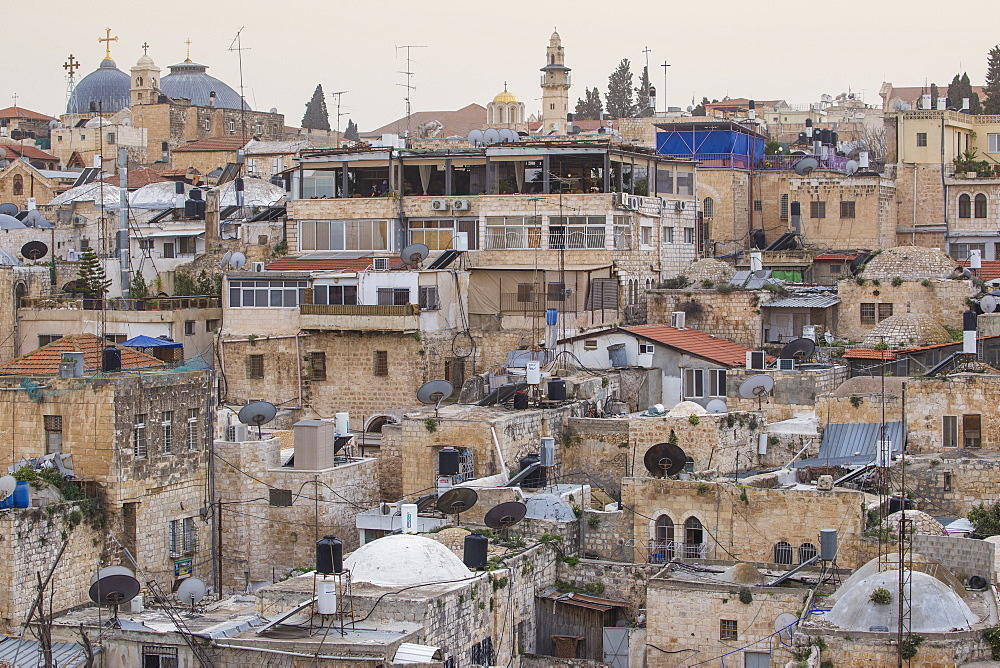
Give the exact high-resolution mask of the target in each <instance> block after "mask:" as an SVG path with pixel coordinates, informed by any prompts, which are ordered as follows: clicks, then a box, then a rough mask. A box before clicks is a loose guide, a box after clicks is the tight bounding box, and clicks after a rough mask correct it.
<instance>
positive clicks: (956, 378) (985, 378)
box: [906, 373, 1000, 456]
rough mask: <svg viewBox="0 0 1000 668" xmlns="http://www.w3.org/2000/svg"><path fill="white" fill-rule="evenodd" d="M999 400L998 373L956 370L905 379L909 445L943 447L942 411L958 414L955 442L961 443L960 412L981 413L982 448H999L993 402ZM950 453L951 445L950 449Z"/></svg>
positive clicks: (920, 448)
mask: <svg viewBox="0 0 1000 668" xmlns="http://www.w3.org/2000/svg"><path fill="white" fill-rule="evenodd" d="M998 402H1000V376H997V375H985V374H973V373H959V374H952V375H949V376H945V377H935V378H912V379H909V380H907V382H906V416H907V420H906V422H907V424H906V426H907V429H908V431H909V436H908V446H909V447H910V448H911V449H913V451H915V452H940V453H943V454H944V455H945V456H951V455H948V454H947V453H948V452H949V449H946V448H944V447H943V443H944V441H943V434H942V432H943V429H944V427H943V421H942V416H943V415H954V416H956V417H957V422H958V429H959V433H958V435H957V437H958V446H959V448H961V447H962V446H963V443H964V438H963V437H964V433H963V427H962V421H963V420H962V416H963V415H980V416H981V420H982V425H981V440H982V443H981V448H979V449H974V451H981V452H983V453H984V454H985V453H989V454H995V453H997V452H998V451H1000V414H998V412H997V411H996V410H995V408H994V407H995V406H996V405H997V404H998ZM950 451H951V452H952V453H954V452H955V450H954V449H951V450H950Z"/></svg>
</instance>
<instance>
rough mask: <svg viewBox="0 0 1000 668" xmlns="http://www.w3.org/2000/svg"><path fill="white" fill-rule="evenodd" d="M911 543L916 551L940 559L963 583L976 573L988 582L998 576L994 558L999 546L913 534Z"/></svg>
mask: <svg viewBox="0 0 1000 668" xmlns="http://www.w3.org/2000/svg"><path fill="white" fill-rule="evenodd" d="M911 546H912V548H913V551H914V552H919V553H920V554H922V555H924V556H925V557H930V558H931V559H937V560H938V561H940V562H941V564H942V565H944V566H945V567H947V568H949V569H950V570H951V572H952V573H954V574H955V575H956V576H957V577H958V578H959V579H960V580H962V581H963V582H965V581H967V580H968V579H969V578H970V577H972V576H973V575H978V576H979V577H981V578H983V579H984V580H986V581H987V582H993V581H994V579H995V578H994V577H993V574H994V561H993V560H994V552H995V551H996V545H994V544H993V543H990V542H988V541H985V540H976V539H974V538H960V537H957V536H930V535H927V534H914V536H913V539H912V540H911Z"/></svg>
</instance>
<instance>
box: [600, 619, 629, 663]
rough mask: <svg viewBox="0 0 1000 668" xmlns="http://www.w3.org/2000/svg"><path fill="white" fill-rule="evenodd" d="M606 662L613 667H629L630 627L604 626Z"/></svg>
mask: <svg viewBox="0 0 1000 668" xmlns="http://www.w3.org/2000/svg"><path fill="white" fill-rule="evenodd" d="M603 636H604V637H603V640H604V663H605V664H607V665H608V666H610V667H611V668H628V640H629V628H628V627H625V626H605V627H604V634H603Z"/></svg>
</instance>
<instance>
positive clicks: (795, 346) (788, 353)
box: [768, 339, 816, 378]
mask: <svg viewBox="0 0 1000 668" xmlns="http://www.w3.org/2000/svg"><path fill="white" fill-rule="evenodd" d="M814 350H816V342H815V341H813V340H812V339H793V340H791V341H789V342H788V343H786V344H785V347H784V348H782V349H781V354H779V355H778V357H781V358H783V359H796V360H799V361H802V360H804V359H806V358H807V357H809V356H810V355H812V354H813V351H814ZM768 378H770V376H768Z"/></svg>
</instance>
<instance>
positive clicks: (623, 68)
mask: <svg viewBox="0 0 1000 668" xmlns="http://www.w3.org/2000/svg"><path fill="white" fill-rule="evenodd" d="M604 97H605V100H606V101H607V108H608V113H609V114H611V118H630V117H631V116H632V114H634V113H635V103H634V102H633V101H632V70H631V68H630V67H629V62H628V58H622V61H621V62H620V63H618V67H616V68H615V71H614V72H612V73H611V76H609V77H608V92H607V93H606V94H605V96H604Z"/></svg>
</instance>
